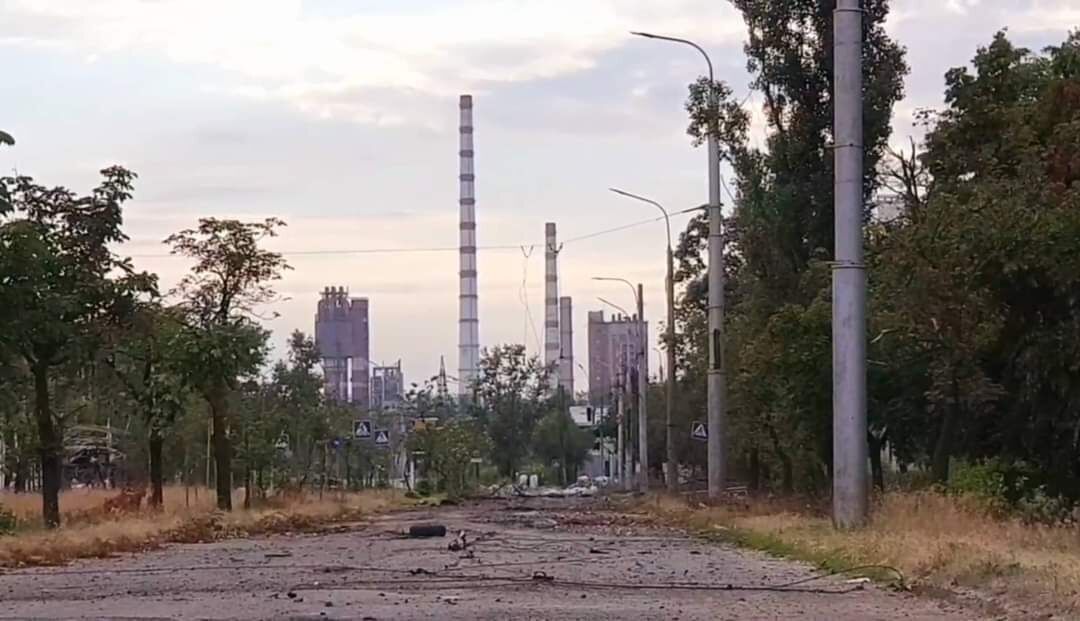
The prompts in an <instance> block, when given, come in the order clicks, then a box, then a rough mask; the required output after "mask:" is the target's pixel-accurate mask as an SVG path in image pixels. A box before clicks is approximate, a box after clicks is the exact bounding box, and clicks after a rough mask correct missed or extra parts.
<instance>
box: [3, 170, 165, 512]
mask: <svg viewBox="0 0 1080 621" xmlns="http://www.w3.org/2000/svg"><path fill="white" fill-rule="evenodd" d="M101 174H102V177H103V180H102V183H101V184H100V185H99V186H98V187H97V188H95V189H94V191H93V192H92V193H91V194H90V195H89V196H81V197H80V196H77V195H76V194H74V193H73V192H71V191H69V190H67V189H65V188H62V187H56V188H46V187H43V186H40V185H37V184H35V183H34V181H33V180H32V179H31V178H29V177H25V176H20V177H6V178H4V179H0V186H3V187H4V188H5V193H6V194H7V195H8V196H9V197H10V203H9V205H8V206H6V207H5V208H4V209H3V211H0V275H2V276H0V300H2V302H0V321H2V322H3V324H4V327H5V328H4V331H3V334H0V347H3V348H4V349H6V350H8V351H11V352H15V353H16V354H17V355H18V356H20V357H21V358H22V359H23V361H24V362H25V363H26V365H27V370H28V372H29V374H30V376H31V377H32V379H33V388H34V419H35V423H36V426H37V435H38V446H39V450H40V454H41V472H42V515H43V518H44V521H45V524H46V525H47V526H48V527H56V526H58V525H59V523H60V502H59V493H60V485H61V458H62V454H63V441H62V437H63V436H62V432H61V431H60V429H59V427H60V426H62V424H63V416H62V415H61V414H59V413H58V412H56V411H55V409H54V407H53V403H52V402H51V401H50V392H51V386H50V384H51V380H52V370H53V369H54V368H55V367H57V366H59V365H64V364H73V363H76V362H78V361H84V360H87V359H88V358H89V357H90V356H91V355H92V354H93V352H95V351H96V350H97V349H98V348H99V347H100V346H101V345H102V343H103V341H104V334H105V332H106V331H107V326H108V325H109V324H110V323H113V322H115V321H117V320H119V319H122V318H123V317H126V316H128V315H130V313H131V312H132V310H133V308H134V298H135V296H136V294H137V293H138V292H141V291H147V290H150V289H152V287H153V283H152V279H150V278H149V277H147V276H146V275H145V274H136V273H135V271H134V269H133V267H132V266H131V263H130V261H128V260H126V259H121V258H119V257H118V256H117V255H115V254H114V253H113V252H112V249H111V247H112V245H113V244H116V243H120V242H123V241H124V240H126V239H127V237H126V236H125V235H124V233H123V232H122V231H121V223H122V217H121V206H122V205H123V203H124V202H125V201H127V200H128V199H129V198H131V192H132V181H133V180H134V178H135V175H134V173H132V172H130V171H127V170H125V169H123V168H119V167H112V168H107V169H105V170H103V171H102V172H101Z"/></svg>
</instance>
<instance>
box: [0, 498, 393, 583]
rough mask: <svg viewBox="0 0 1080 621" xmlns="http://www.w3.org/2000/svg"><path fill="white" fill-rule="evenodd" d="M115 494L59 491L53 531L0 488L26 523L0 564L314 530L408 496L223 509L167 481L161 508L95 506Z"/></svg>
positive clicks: (1, 541) (29, 505)
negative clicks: (114, 511)
mask: <svg viewBox="0 0 1080 621" xmlns="http://www.w3.org/2000/svg"><path fill="white" fill-rule="evenodd" d="M115 494H116V492H114V491H102V490H93V491H87V490H74V491H70V492H65V493H64V494H62V495H61V498H60V506H61V512H62V516H63V524H64V526H63V527H62V528H60V529H57V530H54V531H47V530H44V529H42V528H41V527H40V512H41V504H40V503H41V500H40V497H38V496H36V495H31V494H23V495H4V494H0V505H2V506H5V507H7V508H9V509H11V510H12V511H14V512H15V513H16V515H17V516H18V517H19V518H20V520H21V521H22V520H26V523H27V524H28V526H27V527H23V528H20V529H19V530H18V531H17V533H16V534H15V535H13V536H8V537H0V567H20V566H28V565H58V564H63V563H67V562H69V561H71V560H74V559H77V558H102V557H108V556H112V555H114V554H118V553H122V552H137V551H142V550H149V549H154V548H157V547H160V546H161V545H164V544H166V543H195V542H204V541H214V540H217V539H222V538H227V537H240V536H248V535H257V534H266V533H281V532H304V531H312V530H318V529H320V528H321V527H324V526H326V525H328V524H332V523H335V522H342V521H349V520H355V519H359V518H362V517H364V516H368V515H371V514H374V513H378V512H380V511H385V510H388V509H393V508H396V507H399V506H403V505H404V504H405V502H406V501H405V500H404V498H403V496H402V495H401V494H400V493H397V492H394V491H365V492H356V493H346V494H343V495H339V494H338V493H332V494H331V493H328V494H326V496H325V497H324V500H319V499H318V495H317V494H312V495H307V496H300V497H295V498H290V499H289V500H287V501H285V500H279V501H272V502H271V503H268V504H267V505H266V506H263V507H260V508H253V509H251V510H247V511H245V510H237V511H234V512H232V513H227V514H226V513H220V512H217V511H215V510H214V496H213V494H212V492H210V491H209V490H206V489H202V490H200V492H199V497H198V501H197V502H196V500H195V497H194V495H192V496H191V497H190V505H189V504H188V502H186V501H185V492H184V488H183V487H179V488H172V487H170V488H166V489H165V505H164V508H163V510H162V511H160V512H150V511H145V510H144V511H142V512H140V513H137V514H131V515H122V516H117V515H107V514H105V513H103V512H102V511H101V506H102V505H103V504H104V502H105V499H106V498H108V497H111V496H113V495H115ZM242 502H243V492H242V491H241V492H240V493H238V494H236V495H234V498H233V504H234V506H241V503H242Z"/></svg>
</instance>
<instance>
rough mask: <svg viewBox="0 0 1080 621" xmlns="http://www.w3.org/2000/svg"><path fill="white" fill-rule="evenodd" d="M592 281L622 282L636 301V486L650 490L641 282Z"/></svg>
mask: <svg viewBox="0 0 1080 621" xmlns="http://www.w3.org/2000/svg"><path fill="white" fill-rule="evenodd" d="M593 280H607V281H612V282H621V283H623V284H625V285H626V286H627V287H630V291H632V292H633V293H634V302H636V303H637V321H636V322H634V323H635V326H636V332H637V344H636V345H634V346H633V347H632V348H631V349H630V350H629V352H628V354H629V355H632V356H633V358H634V362H635V365H636V367H637V374H638V404H639V405H638V412H637V416H638V465H639V467H640V468H641V472H640V473H639V476H638V489H639V490H640V491H642V492H646V491H648V490H649V450H648V449H649V421H648V405H646V402H647V399H646V396H647V395H648V390H649V373H648V366H649V365H648V358H647V356H648V354H647V352H648V340H649V336H648V334H646V330H645V304H644V302H645V296H644V293H643V290H642V285H641V283H638V286H637V287H636V288H635V287H634V285H633V284H632V283H631V282H630V281H629V280H626V279H625V278H601V277H593ZM598 299H599V300H600V301H601V302H603V303H604V304H607V305H608V306H610V307H612V308H614V309H616V310H619V311H622V313H623V314H624V315H626V316H627V317H630V313H628V312H626V310H625V309H623V308H622V307H621V306H619V305H618V304H612V303H611V302H608V301H607V300H605V299H604V298H598ZM635 350H636V351H635ZM628 366H629V363H628ZM627 385H628V390H629V387H630V386H631V384H630V382H629V379H628V380H627ZM632 472H633V471H632V470H631V473H632Z"/></svg>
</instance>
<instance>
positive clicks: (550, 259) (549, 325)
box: [544, 222, 559, 390]
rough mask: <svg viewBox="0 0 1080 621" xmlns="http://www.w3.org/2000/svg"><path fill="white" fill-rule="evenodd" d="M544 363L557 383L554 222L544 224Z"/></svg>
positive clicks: (556, 245)
mask: <svg viewBox="0 0 1080 621" xmlns="http://www.w3.org/2000/svg"><path fill="white" fill-rule="evenodd" d="M544 364H545V365H546V366H547V367H548V368H549V369H551V372H552V378H551V388H552V390H554V389H555V387H556V386H558V385H559V367H558V365H559V245H558V238H557V237H556V234H555V223H554V222H548V223H547V224H545V225H544Z"/></svg>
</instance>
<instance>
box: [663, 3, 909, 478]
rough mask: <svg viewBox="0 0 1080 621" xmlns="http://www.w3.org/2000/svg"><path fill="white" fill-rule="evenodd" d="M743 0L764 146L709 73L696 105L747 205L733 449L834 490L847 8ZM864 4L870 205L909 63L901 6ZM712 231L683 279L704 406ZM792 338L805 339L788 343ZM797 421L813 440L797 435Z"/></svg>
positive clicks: (730, 350)
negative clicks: (833, 296) (835, 139)
mask: <svg viewBox="0 0 1080 621" xmlns="http://www.w3.org/2000/svg"><path fill="white" fill-rule="evenodd" d="M733 3H734V5H735V7H736V8H737V9H739V11H740V12H741V13H742V16H743V19H744V21H745V22H746V25H747V36H748V39H747V43H746V46H745V51H746V55H747V68H748V70H749V71H750V73H751V75H752V76H753V81H752V82H751V88H752V89H753V91H754V92H755V93H757V94H759V95H760V97H761V99H762V110H763V112H764V114H765V118H766V137H765V140H764V144H763V145H762V146H757V141H752V140H751V139H750V136H749V127H750V122H749V120H750V119H749V114H748V112H747V111H746V110H745V109H744V108H743V107H742V105H741V104H742V102H741V100H738V99H735V98H734V96H733V94H732V92H731V90H730V89H729V88H728V87H727V86H726V85H724V84H722V83H714V84H710V83H709V82H708V80H707V79H703V80H699V81H698V82H696V83H695V84H693V85H691V87H690V94H689V98H688V101H687V110H688V112H689V115H690V127H689V129H688V133H689V134H690V136H691V137H692V138H693V140H694V142H695V143H698V144H701V143H703V142H704V138H705V136H706V135H707V134H708V132H709V131H713V132H715V133H716V134H717V137H718V139H719V146H720V149H721V157H722V158H723V159H724V160H726V161H727V162H729V163H730V165H731V167H732V169H733V170H734V173H735V179H734V188H733V190H734V203H735V204H734V212H733V216H732V217H731V218H730V219H729V220H727V221H726V222H725V231H724V233H725V241H726V244H727V263H728V265H727V274H726V276H727V290H726V291H725V297H726V301H727V309H728V310H727V322H728V328H727V332H726V334H727V342H726V343H725V344H724V346H725V349H726V354H727V356H728V361H729V367H730V369H731V375H730V377H731V385H730V390H729V392H730V396H731V399H730V413H731V423H730V425H731V430H732V436H733V445H732V449H733V451H732V452H733V454H735V455H738V456H739V461H740V462H741V463H743V464H745V465H746V466H747V467H748V469H749V470H750V471H751V472H750V473H749V475H750V478H751V479H752V480H755V481H756V480H757V479H759V478H760V475H761V471H762V470H763V469H764V470H771V471H772V472H776V471H779V472H780V473H781V475H780V480H781V485H782V486H783V487H787V488H790V487H793V486H795V485H796V484H797V482H798V481H799V480H801V481H803V482H804V483H805V484H806V485H809V486H812V487H815V488H820V487H822V486H823V485H824V482H825V481H826V480H827V478H826V476H825V475H826V474H827V470H828V465H829V464H830V463H831V459H830V455H831V448H830V447H831V440H830V438H831V427H830V425H831V418H832V416H831V399H830V398H829V396H828V392H827V390H823V389H822V387H821V386H819V382H822V381H824V382H825V387H827V385H828V377H827V375H826V376H825V377H821V370H827V369H828V368H829V366H830V352H829V348H828V347H822V346H821V338H822V337H823V336H824V337H826V341H825V342H826V343H827V335H828V322H827V317H828V312H827V311H828V304H829V297H828V295H829V293H828V284H827V282H828V280H827V278H822V277H821V276H822V274H820V273H819V272H820V271H821V268H820V266H822V265H823V261H826V260H827V259H828V258H829V257H830V256H831V254H832V251H833V227H834V222H833V202H834V199H833V155H832V150H831V149H830V148H829V147H830V143H831V140H832V123H833V103H832V91H833V83H832V73H833V36H832V22H833V20H832V14H833V10H834V9H835V2H833V1H826V2H819V1H818V0H733ZM863 10H864V15H863V19H864V22H863V23H864V30H863V58H864V63H863V94H864V102H865V105H864V113H863V114H864V147H865V150H864V153H865V162H864V167H865V171H866V173H865V174H866V176H865V178H864V183H863V188H864V196H865V197H866V198H867V199H869V198H870V197H872V196H873V195H874V193H875V192H876V190H877V188H878V187H879V173H878V163H879V162H880V160H881V158H882V157H883V156H884V154H885V149H886V144H887V139H888V136H889V131H890V119H891V115H892V109H893V105H894V104H895V102H896V101H897V100H898V99H899V98H900V97H901V96H902V94H903V76H904V75H905V73H906V72H907V65H906V64H905V62H904V50H903V49H902V48H901V47H900V46H899V45H897V44H896V43H895V42H894V41H893V40H891V39H890V38H889V36H888V34H887V33H886V31H885V28H884V24H885V20H886V18H887V16H888V11H889V3H888V1H887V0H867V1H866V2H864V3H863ZM711 96H715V97H717V99H718V100H719V107H718V108H717V109H716V111H715V113H714V112H713V111H712V110H710V108H709V106H708V105H707V104H708V102H709V100H710V97H711ZM710 128H711V129H710ZM868 209H869V208H868ZM867 215H868V216H869V213H868V214H867ZM706 233H707V231H706V229H705V222H704V220H703V219H700V218H699V219H695V220H694V221H692V222H691V224H690V226H689V227H688V228H687V230H686V232H685V233H684V234H683V235H682V237H681V239H680V244H679V249H678V252H677V256H678V258H679V263H680V266H679V270H678V273H677V275H676V278H677V280H678V281H680V282H681V283H682V284H683V294H682V296H681V299H680V307H681V308H680V310H679V312H678V321H679V323H680V326H681V328H682V330H680V332H681V333H682V335H683V336H682V337H681V340H682V343H680V344H678V349H677V351H679V352H680V354H682V355H686V356H687V358H686V359H685V360H681V361H680V367H681V368H682V369H684V373H686V378H687V379H691V378H692V379H693V384H692V385H691V386H687V387H686V392H683V393H682V394H685V395H687V396H688V397H691V398H693V399H694V400H695V401H697V402H699V403H700V402H703V398H702V397H701V396H699V395H697V394H696V393H700V392H702V387H703V386H704V384H705V382H704V373H705V370H704V364H705V361H706V359H707V356H706V354H705V345H706V343H707V341H706V340H705V328H706V321H705V302H706V299H707V295H708V287H707V283H706V282H705V280H704V276H705V272H704V267H705V266H704V264H703V262H702V259H701V255H702V251H703V249H704V244H705V241H706ZM823 320H825V321H823ZM823 331H824V333H823ZM785 339H794V340H796V341H797V343H798V344H795V343H792V344H789V345H786V346H785V344H784V340H785ZM786 347H790V348H791V349H793V350H794V351H791V352H788V351H787V349H786ZM792 429H797V430H801V431H800V434H790V433H787V431H788V430H792ZM766 458H771V463H766ZM770 466H771V468H770ZM800 473H801V474H800Z"/></svg>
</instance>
